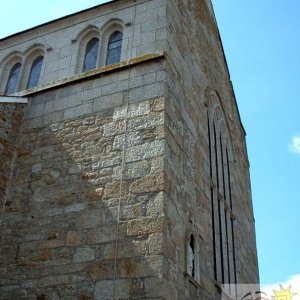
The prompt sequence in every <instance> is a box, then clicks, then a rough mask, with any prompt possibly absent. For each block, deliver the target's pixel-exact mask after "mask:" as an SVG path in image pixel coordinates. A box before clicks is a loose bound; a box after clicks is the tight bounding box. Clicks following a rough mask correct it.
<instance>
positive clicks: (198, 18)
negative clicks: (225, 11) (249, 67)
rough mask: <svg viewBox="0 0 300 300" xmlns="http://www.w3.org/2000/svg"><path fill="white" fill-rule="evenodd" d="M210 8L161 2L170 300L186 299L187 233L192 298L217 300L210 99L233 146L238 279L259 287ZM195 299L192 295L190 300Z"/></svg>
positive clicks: (247, 195)
mask: <svg viewBox="0 0 300 300" xmlns="http://www.w3.org/2000/svg"><path fill="white" fill-rule="evenodd" d="M209 2H210V1H204V0H199V1H190V0H169V1H168V3H167V53H168V56H167V84H168V88H169V96H168V105H166V142H167V151H166V176H167V178H168V182H169V183H170V190H168V191H167V192H166V196H165V202H166V204H165V205H166V219H167V222H168V224H171V226H169V227H168V234H167V241H166V243H168V245H169V246H168V253H166V256H167V257H168V258H169V260H168V262H169V264H168V269H169V273H168V274H169V290H170V293H172V295H173V299H189V297H191V296H189V293H190V291H189V284H188V283H187V281H186V280H185V278H184V276H183V274H184V272H185V270H186V269H185V268H186V262H185V256H186V251H185V247H186V245H185V243H186V238H187V232H189V230H194V232H195V233H196V235H197V236H198V238H199V242H200V270H201V274H200V277H201V279H200V285H199V288H198V292H199V299H217V297H218V296H220V295H219V293H218V292H217V288H216V287H215V281H214V273H213V272H214V269H213V265H214V263H213V241H212V220H211V203H210V201H211V200H210V186H211V182H210V174H209V144H208V128H207V109H208V108H207V107H206V104H207V103H208V102H209V101H208V100H209V99H208V97H209V95H210V92H214V94H215V95H218V97H219V98H220V99H221V102H222V103H221V106H222V107H223V110H224V111H225V114H226V119H227V124H228V130H229V132H230V134H231V139H232V142H233V148H234V149H233V151H234V153H235V163H233V162H232V165H231V169H232V170H231V171H232V193H233V195H232V196H233V201H234V213H235V215H236V216H237V220H236V221H235V234H236V235H235V238H236V258H237V259H236V262H237V275H238V277H237V280H238V282H241V283H256V282H258V266H257V257H256V243H255V229H254V218H253V210H252V201H251V191H250V180H249V170H248V168H249V164H248V159H247V151H246V145H245V134H244V131H243V128H242V125H241V123H240V119H239V115H238V111H237V107H236V103H235V99H234V94H233V90H232V87H231V83H230V79H229V74H228V72H227V68H226V64H225V59H224V56H223V52H222V48H221V44H220V41H219V34H218V29H217V27H216V24H215V21H214V17H213V15H212V14H211V11H210V10H209V6H208V5H210V3H209ZM195 297H196V296H195Z"/></svg>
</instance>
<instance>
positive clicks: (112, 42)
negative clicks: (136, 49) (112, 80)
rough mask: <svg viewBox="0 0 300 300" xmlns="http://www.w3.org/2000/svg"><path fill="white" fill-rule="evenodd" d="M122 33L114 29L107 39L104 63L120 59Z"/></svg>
mask: <svg viewBox="0 0 300 300" xmlns="http://www.w3.org/2000/svg"><path fill="white" fill-rule="evenodd" d="M122 40H123V33H122V32H120V31H115V32H114V33H112V34H111V35H110V37H109V40H108V45H107V58H106V64H107V65H111V64H115V63H118V62H119V61H120V59H121V50H122Z"/></svg>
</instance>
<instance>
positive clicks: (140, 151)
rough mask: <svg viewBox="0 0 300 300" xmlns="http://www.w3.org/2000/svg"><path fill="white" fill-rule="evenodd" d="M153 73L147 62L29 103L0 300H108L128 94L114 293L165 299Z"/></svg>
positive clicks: (2, 254)
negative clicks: (129, 69)
mask: <svg viewBox="0 0 300 300" xmlns="http://www.w3.org/2000/svg"><path fill="white" fill-rule="evenodd" d="M162 69H163V64H162V63H160V62H153V63H148V64H146V65H141V66H136V67H135V68H132V69H131V71H127V70H123V71H120V72H115V73H111V74H110V75H107V76H102V77H100V78H96V79H90V80H86V81H83V82H81V83H77V84H74V85H69V86H64V87H61V88H58V89H54V90H50V91H45V92H42V93H39V94H36V95H33V96H32V97H31V98H30V106H29V108H28V111H27V113H26V117H25V123H24V124H23V127H22V134H21V138H20V143H19V147H18V157H17V160H16V165H15V168H14V176H13V181H12V183H11V186H10V193H9V195H8V199H9V202H10V206H9V207H6V210H5V213H4V215H3V223H2V226H1V228H0V230H1V246H0V278H1V286H0V299H2V300H4V299H53V300H56V299H65V300H66V299H70V300H71V299H81V300H83V299H85V300H86V299H111V297H112V293H113V280H112V278H113V269H114V259H115V241H116V230H117V220H118V205H119V199H120V198H119V196H120V180H121V177H120V176H121V172H122V167H121V166H122V159H123V154H122V153H123V151H122V149H123V147H122V143H123V141H124V133H125V122H126V121H125V116H126V99H127V97H128V95H129V96H130V101H131V104H130V105H129V110H128V116H129V118H128V122H127V138H126V152H125V171H124V176H123V184H122V198H121V206H120V208H121V209H120V215H119V218H120V223H119V226H120V227H119V244H118V246H119V249H118V256H117V267H118V269H117V272H116V286H115V287H116V296H117V299H162V298H160V297H163V296H165V298H166V299H171V298H170V297H168V291H167V290H165V289H164V278H165V277H166V273H165V269H164V267H165V264H166V263H165V257H164V255H163V254H162V247H163V245H162V243H163V234H164V231H165V222H164V207H163V191H164V189H165V178H164V173H163V169H164V158H163V155H164V151H165V141H164V135H165V131H164V104H165V99H164V93H165V89H164V87H165V86H164V72H163V70H162ZM129 78H130V79H129ZM124 81H125V82H126V83H127V84H125V83H124ZM109 86H110V87H109ZM116 87H118V91H116ZM128 87H129V89H128ZM151 87H152V88H151ZM109 88H110V90H111V93H108V92H107V91H108V90H109ZM106 93H108V94H106ZM103 94H105V95H103ZM84 95H86V96H88V97H87V98H88V99H87V98H85V96H84ZM109 100H110V101H109ZM79 102H80V103H79ZM72 103H73V104H72ZM72 105H73V106H74V105H77V106H75V107H72ZM86 105H87V106H88V107H91V110H88V111H87V110H85V109H84V107H86ZM60 118H62V119H60Z"/></svg>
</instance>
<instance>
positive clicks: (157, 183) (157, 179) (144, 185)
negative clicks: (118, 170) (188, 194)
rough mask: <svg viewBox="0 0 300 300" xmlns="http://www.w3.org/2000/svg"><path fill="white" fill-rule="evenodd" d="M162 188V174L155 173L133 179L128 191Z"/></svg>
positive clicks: (145, 191)
mask: <svg viewBox="0 0 300 300" xmlns="http://www.w3.org/2000/svg"><path fill="white" fill-rule="evenodd" d="M163 189H164V174H163V173H161V174H156V175H151V176H146V177H143V178H142V179H138V180H136V181H134V182H133V183H132V184H131V186H130V192H131V193H134V194H139V193H149V192H156V191H162V190H163Z"/></svg>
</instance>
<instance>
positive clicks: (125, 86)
mask: <svg viewBox="0 0 300 300" xmlns="http://www.w3.org/2000/svg"><path fill="white" fill-rule="evenodd" d="M70 5H72V4H71V3H70ZM0 78H1V82H0V94H1V95H2V96H1V97H0V127H1V131H0V162H1V165H0V199H1V212H0V235H1V237H0V299H1V300H4V299H5V300H6V299H17V300H19V299H38V300H41V299H49V300H57V299H66V300H68V299H70V300H71V299H78V300H88V299H95V300H100V299H101V300H102V299H103V300H108V299H123V300H125V299H128V300H129V299H152V300H158V299H164V300H171V299H172V300H175V299H178V300H185V299H204V300H208V299H220V298H221V293H222V294H223V297H225V298H224V299H235V298H236V296H235V289H234V288H232V287H228V286H224V284H235V283H257V282H258V280H259V279H258V266H257V256H256V243H255V229H254V217H253V209H252V200H251V191H250V179H249V163H248V158H247V150H246V144H245V131H244V129H243V126H242V123H241V120H240V116H239V112H238V108H237V104H236V100H235V96H234V91H233V87H232V84H231V81H230V77H229V72H228V68H227V65H226V61H225V57H224V53H223V49H222V44H221V40H220V36H219V32H218V28H217V25H216V20H215V17H214V13H213V9H212V4H211V2H210V1H209V0H114V1H110V2H108V3H105V4H101V5H98V6H97V7H93V8H91V9H87V10H84V11H81V12H79V13H76V14H73V15H69V16H66V17H64V18H61V19H58V20H54V21H51V22H49V23H46V24H42V25H40V26H37V27H35V28H32V29H30V30H26V31H23V32H20V33H16V34H14V35H12V36H9V37H7V38H4V39H2V40H1V41H0Z"/></svg>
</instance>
